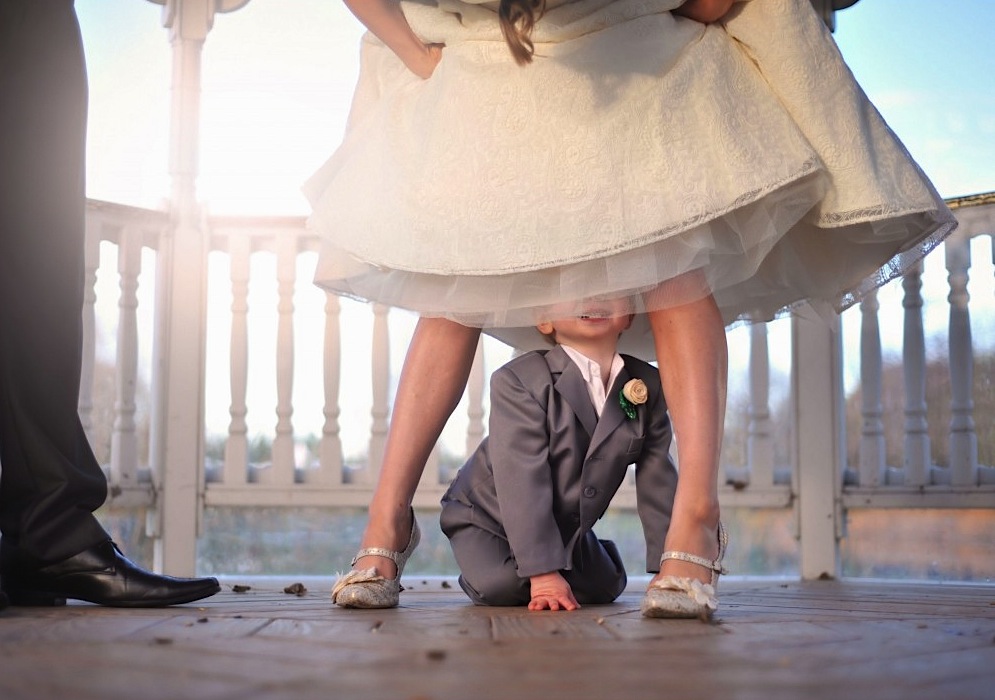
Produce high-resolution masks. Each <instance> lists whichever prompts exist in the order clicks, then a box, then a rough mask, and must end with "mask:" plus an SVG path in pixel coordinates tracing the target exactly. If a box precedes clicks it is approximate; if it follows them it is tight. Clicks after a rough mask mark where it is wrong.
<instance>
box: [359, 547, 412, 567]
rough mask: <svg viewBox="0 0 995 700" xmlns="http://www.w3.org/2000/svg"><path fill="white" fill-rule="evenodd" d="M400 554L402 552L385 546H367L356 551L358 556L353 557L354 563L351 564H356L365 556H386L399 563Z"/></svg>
mask: <svg viewBox="0 0 995 700" xmlns="http://www.w3.org/2000/svg"><path fill="white" fill-rule="evenodd" d="M398 556H400V552H393V551H391V550H389V549H384V548H383V547H367V548H366V549H361V550H359V551H358V552H356V556H354V557H353V558H352V563H351V564H350V565H349V566H356V562H357V561H359V560H360V559H362V558H363V557H384V558H386V559H390V560H391V561H392V562H394V563H395V564H397V557H398Z"/></svg>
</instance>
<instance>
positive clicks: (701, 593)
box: [641, 522, 729, 621]
mask: <svg viewBox="0 0 995 700" xmlns="http://www.w3.org/2000/svg"><path fill="white" fill-rule="evenodd" d="M667 541H668V545H669V544H670V541H671V540H670V538H669V537H668V538H667ZM728 543H729V536H728V534H727V533H726V530H725V527H724V526H723V525H722V523H721V522H719V524H718V531H717V532H715V531H713V532H712V535H711V546H710V547H709V551H711V552H716V553H715V556H714V557H710V558H706V557H703V556H700V555H697V554H692V553H690V552H686V551H682V550H674V549H668V550H667V551H665V552H664V553H663V556H662V557H661V558H660V573H659V574H657V575H656V576H655V577H654V578H653V580H652V581H651V582H650V585H649V588H648V589H647V590H646V595H645V596H644V598H643V602H642V606H641V609H642V613H643V615H645V616H646V617H670V618H675V617H676V618H695V617H697V618H700V619H701V620H703V621H708V620H709V619H711V617H712V614H713V613H714V612H715V610H716V609H718V606H719V603H718V600H717V599H716V597H715V587H716V586H717V585H718V581H719V574H724V573H726V571H725V569H724V568H723V567H722V559H723V558H724V557H725V553H726V547H727V545H728Z"/></svg>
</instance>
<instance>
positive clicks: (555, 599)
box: [529, 571, 580, 610]
mask: <svg viewBox="0 0 995 700" xmlns="http://www.w3.org/2000/svg"><path fill="white" fill-rule="evenodd" d="M529 583H530V584H531V586H532V600H531V601H529V610H560V609H563V610H576V609H577V608H579V607H580V605H579V604H578V603H577V599H576V598H574V594H573V591H572V590H570V584H569V583H567V581H566V579H564V578H563V576H561V575H560V572H559V571H551V572H549V573H548V574H539V575H538V576H532V577H530V578H529Z"/></svg>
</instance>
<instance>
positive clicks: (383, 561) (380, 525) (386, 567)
mask: <svg viewBox="0 0 995 700" xmlns="http://www.w3.org/2000/svg"><path fill="white" fill-rule="evenodd" d="M414 526H415V512H414V510H412V509H410V508H409V509H407V510H403V511H401V512H400V513H399V514H397V515H396V516H392V517H389V518H384V517H373V515H372V514H371V516H370V520H369V522H368V523H367V525H366V530H365V531H364V532H363V539H362V540H361V541H360V544H359V547H360V552H359V554H357V556H356V558H355V560H354V561H353V562H352V568H353V569H376V572H377V574H379V575H380V576H383V577H384V578H388V579H391V578H397V564H395V563H394V560H393V559H390V558H388V557H381V556H377V555H367V556H362V552H364V551H366V550H371V549H388V550H393V551H395V552H402V551H404V549H405V548H406V547H407V545H408V540H410V539H411V531H412V529H413V528H414Z"/></svg>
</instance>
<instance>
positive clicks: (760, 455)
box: [745, 323, 774, 488]
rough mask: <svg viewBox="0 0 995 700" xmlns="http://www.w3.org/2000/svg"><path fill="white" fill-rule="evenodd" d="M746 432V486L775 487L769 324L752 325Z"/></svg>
mask: <svg viewBox="0 0 995 700" xmlns="http://www.w3.org/2000/svg"><path fill="white" fill-rule="evenodd" d="M748 417H749V424H748V427H747V432H746V474H745V476H746V479H747V483H752V484H758V485H759V486H760V487H761V488H768V487H770V486H773V485H774V439H773V435H772V433H773V423H772V421H771V419H770V352H769V350H768V346H767V324H766V323H753V324H751V325H750V408H749V414H748Z"/></svg>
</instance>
